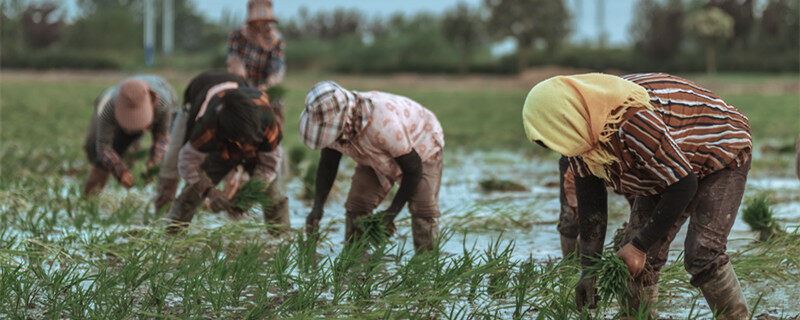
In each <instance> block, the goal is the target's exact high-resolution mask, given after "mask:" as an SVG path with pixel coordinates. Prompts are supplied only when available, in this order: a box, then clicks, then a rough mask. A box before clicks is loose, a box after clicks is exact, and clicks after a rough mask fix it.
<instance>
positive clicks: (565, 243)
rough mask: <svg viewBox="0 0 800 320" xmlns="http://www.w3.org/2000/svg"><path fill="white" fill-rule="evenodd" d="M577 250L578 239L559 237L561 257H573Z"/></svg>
mask: <svg viewBox="0 0 800 320" xmlns="http://www.w3.org/2000/svg"><path fill="white" fill-rule="evenodd" d="M577 249H578V238H570V237H566V236H563V235H562V236H561V257H562V258H566V257H569V256H574V255H575V251H576V250H577Z"/></svg>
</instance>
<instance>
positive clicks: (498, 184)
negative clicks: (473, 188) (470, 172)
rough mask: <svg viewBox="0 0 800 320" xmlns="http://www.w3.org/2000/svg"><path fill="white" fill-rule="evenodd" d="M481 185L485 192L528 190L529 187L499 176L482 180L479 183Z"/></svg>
mask: <svg viewBox="0 0 800 320" xmlns="http://www.w3.org/2000/svg"><path fill="white" fill-rule="evenodd" d="M478 184H479V185H480V186H481V189H482V190H483V191H484V192H494V191H499V192H524V191H528V187H526V186H523V185H522V184H520V183H518V182H515V181H511V180H503V179H497V178H490V179H484V180H481V181H480V182H479V183H478Z"/></svg>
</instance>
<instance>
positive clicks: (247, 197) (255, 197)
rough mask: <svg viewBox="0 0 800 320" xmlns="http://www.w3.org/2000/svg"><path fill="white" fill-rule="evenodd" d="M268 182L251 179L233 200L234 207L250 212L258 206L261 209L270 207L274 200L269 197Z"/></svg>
mask: <svg viewBox="0 0 800 320" xmlns="http://www.w3.org/2000/svg"><path fill="white" fill-rule="evenodd" d="M267 187H269V186H268V185H267V183H266V182H264V181H262V180H258V179H251V180H249V181H247V183H245V184H244V185H243V186H242V187H241V188H240V189H239V191H238V192H236V196H235V197H234V198H233V206H234V207H235V208H236V209H238V210H241V211H248V210H250V209H251V208H253V207H254V206H256V205H261V207H266V206H269V205H270V203H272V199H270V198H269V196H267V193H266V191H267Z"/></svg>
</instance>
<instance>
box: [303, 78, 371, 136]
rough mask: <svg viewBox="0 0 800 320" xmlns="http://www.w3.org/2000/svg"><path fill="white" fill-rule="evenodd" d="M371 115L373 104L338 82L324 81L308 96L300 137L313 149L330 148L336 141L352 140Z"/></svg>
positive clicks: (315, 86) (312, 89)
mask: <svg viewBox="0 0 800 320" xmlns="http://www.w3.org/2000/svg"><path fill="white" fill-rule="evenodd" d="M371 114H372V102H371V101H369V100H368V99H363V98H361V97H360V96H359V95H358V93H356V92H353V91H349V90H347V89H345V88H342V87H341V86H340V85H338V84H337V83H336V82H333V81H322V82H319V83H317V84H316V85H314V87H312V88H311V90H310V91H309V92H308V95H306V108H305V110H303V114H301V115H300V137H301V138H302V139H303V143H305V144H306V146H308V147H309V148H311V149H322V148H325V147H328V146H330V145H331V144H332V143H334V142H335V141H336V140H337V139H340V140H345V141H351V140H353V139H354V138H355V137H356V136H357V135H358V133H359V132H361V130H362V129H363V128H364V127H366V126H367V124H368V123H369V119H370V115H371Z"/></svg>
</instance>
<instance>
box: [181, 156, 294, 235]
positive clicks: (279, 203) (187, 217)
mask: <svg viewBox="0 0 800 320" xmlns="http://www.w3.org/2000/svg"><path fill="white" fill-rule="evenodd" d="M237 165H238V163H230V162H226V161H222V160H220V159H216V157H215V156H214V155H213V154H212V155H209V156H208V158H206V160H205V161H204V162H203V164H202V166H201V170H203V171H204V172H205V173H206V175H208V177H209V178H210V179H211V182H212V184H213V185H217V184H218V183H219V182H220V181H221V180H222V179H223V178H224V177H225V176H226V175H227V174H228V173H229V172H231V171H232V170H235V169H236V166H237ZM243 166H244V169H245V171H247V172H248V173H249V174H251V175H252V174H253V168H254V164H252V163H245V164H244V165H243ZM280 180H281V175H278V178H276V179H275V180H274V181H272V183H270V185H269V187H267V190H266V191H265V192H266V194H267V196H268V197H269V198H270V199H271V200H272V204H271V205H270V206H268V207H264V208H262V210H263V214H264V222H265V223H267V224H268V225H270V226H271V227H274V228H273V229H271V231H274V232H282V231H285V230H288V228H289V227H290V225H289V201H288V198H287V197H286V195H285V192H284V191H283V188H282V184H281V181H280ZM206 193H207V190H198V189H197V186H196V184H195V185H188V186H186V187H185V188H184V189H183V190H182V191H181V194H180V195H179V196H178V198H177V199H176V200H175V203H174V204H173V206H172V208H171V210H170V213H169V215H168V216H167V219H168V220H170V231H171V232H175V231H179V230H181V229H183V228H185V227H186V226H188V225H189V223H190V222H191V221H192V218H193V217H194V214H195V212H196V211H197V208H198V207H199V206H200V204H202V202H203V199H204V198H205V196H206Z"/></svg>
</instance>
